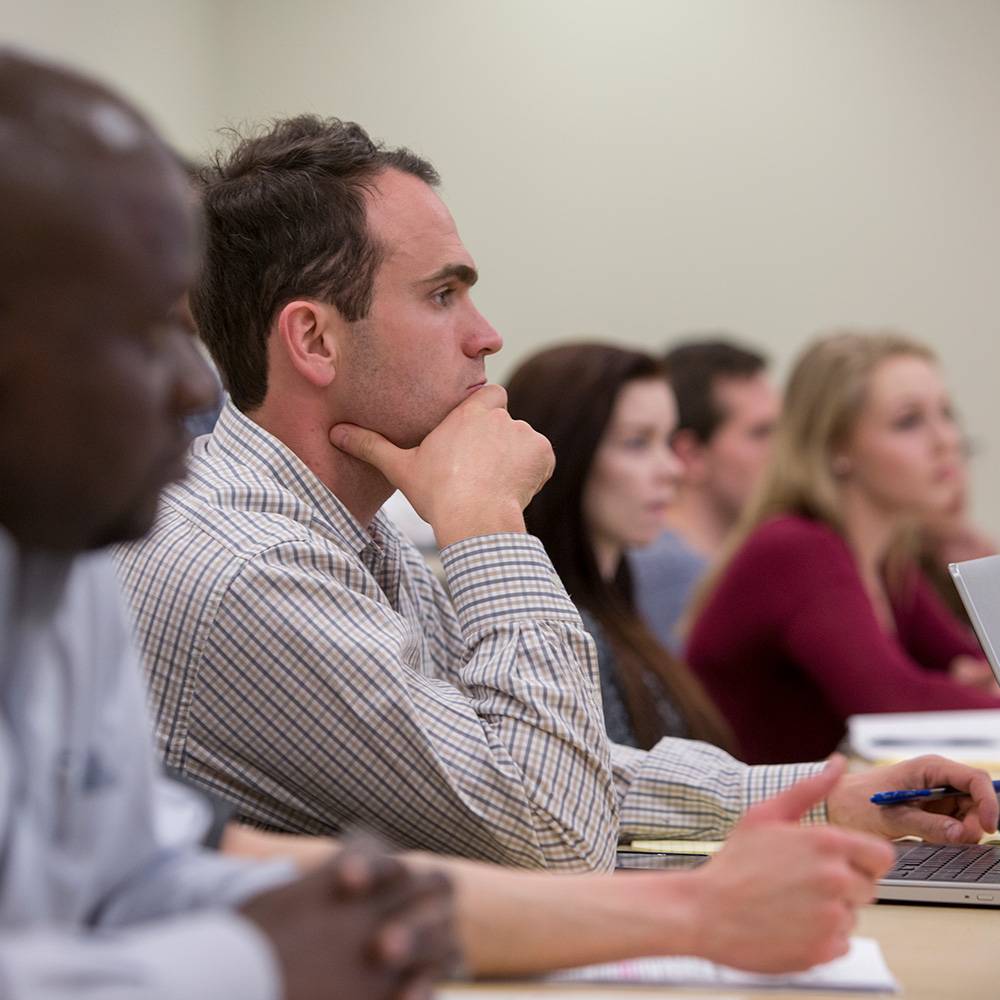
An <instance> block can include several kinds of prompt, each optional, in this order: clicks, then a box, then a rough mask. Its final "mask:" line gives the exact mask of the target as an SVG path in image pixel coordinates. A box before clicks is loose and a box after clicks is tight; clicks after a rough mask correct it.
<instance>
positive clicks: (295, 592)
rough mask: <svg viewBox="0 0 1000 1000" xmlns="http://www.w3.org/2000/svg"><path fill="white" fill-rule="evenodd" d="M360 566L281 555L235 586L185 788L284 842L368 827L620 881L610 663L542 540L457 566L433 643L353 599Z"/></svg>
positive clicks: (475, 549) (405, 841)
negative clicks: (600, 674)
mask: <svg viewBox="0 0 1000 1000" xmlns="http://www.w3.org/2000/svg"><path fill="white" fill-rule="evenodd" d="M350 558H351V557H350V556H349V555H348V554H346V553H344V552H343V551H342V550H340V549H337V548H336V547H333V546H330V547H328V548H321V547H317V546H316V544H315V543H314V542H310V541H305V540H304V541H302V542H291V541H288V542H282V543H280V544H278V545H276V546H274V547H272V548H270V549H268V550H266V551H265V552H264V554H263V555H262V556H259V557H256V558H254V559H252V560H249V561H248V562H247V563H246V565H245V566H244V567H243V568H242V570H241V572H240V573H239V574H238V575H237V576H236V577H235V578H234V579H233V580H232V581H231V583H230V584H229V586H228V589H227V591H226V593H225V595H224V597H223V598H222V600H221V601H220V603H219V606H218V610H217V612H216V615H215V619H214V622H213V623H212V626H211V628H210V629H209V631H208V636H207V639H206V645H205V651H204V655H203V659H202V662H201V664H200V667H199V671H198V675H199V676H198V685H197V690H196V692H195V694H194V703H193V708H192V721H191V728H190V731H189V733H188V734H187V739H186V744H185V754H184V761H183V764H184V769H185V771H186V773H187V774H189V775H190V776H191V777H192V778H194V779H195V780H198V781H203V782H205V783H210V782H215V783H222V784H223V786H224V793H225V794H226V795H227V796H231V797H233V798H235V800H236V801H237V802H238V803H239V807H240V810H241V812H242V813H243V814H244V815H245V816H247V817H249V818H250V819H252V820H254V821H257V822H262V823H267V824H273V825H275V826H278V827H282V828H284V829H293V830H298V831H300V832H312V833H329V832H332V831H336V830H338V829H342V828H343V827H344V826H347V825H350V824H353V823H360V824H363V825H366V826H369V827H371V828H373V829H376V830H379V831H380V832H382V833H383V834H384V835H385V836H387V837H389V838H390V840H392V841H393V842H394V843H396V844H398V845H400V846H407V847H422V848H425V849H427V848H430V849H434V850H437V851H441V852H450V853H458V854H463V855H470V856H473V857H478V858H481V859H486V860H492V861H497V862H501V863H506V864H514V865H519V866H525V867H542V866H544V867H553V868H562V869H567V870H571V869H584V868H586V869H606V868H609V867H610V866H611V865H612V863H613V857H614V849H615V837H616V831H617V819H618V814H617V799H616V796H615V791H614V786H613V781H612V776H611V768H610V760H609V751H608V744H607V738H606V735H605V733H604V729H603V717H602V714H601V708H600V702H599V690H598V685H597V674H596V665H595V662H594V652H593V644H592V642H591V640H590V637H589V636H588V635H587V633H586V632H585V631H584V629H583V627H582V625H581V622H580V618H579V615H578V614H577V612H576V609H575V607H574V606H573V604H572V602H571V601H570V600H569V598H568V596H567V595H566V592H565V590H564V589H563V587H562V585H561V583H560V582H559V581H558V578H557V577H556V575H555V572H554V570H553V569H552V565H551V563H550V562H549V560H548V558H547V557H546V555H545V552H544V549H542V547H541V544H540V543H539V542H538V541H537V539H534V538H531V537H529V536H525V535H516V534H515V535H495V536H486V537H480V538H472V539H467V540H465V541H462V542H458V543H456V544H454V545H451V546H449V547H448V548H446V549H445V550H444V551H443V552H442V563H443V567H444V572H445V574H446V578H447V584H448V587H449V590H450V593H451V596H452V599H453V602H454V609H455V610H454V613H453V615H452V618H451V621H450V622H449V621H446V620H444V619H442V618H441V617H440V609H436V608H435V607H434V606H433V602H432V601H430V600H427V601H425V602H424V604H423V605H422V606H421V607H419V608H418V612H417V613H418V616H420V617H421V619H422V620H421V621H420V629H419V631H418V630H416V629H414V628H413V626H412V624H411V622H410V621H408V620H407V618H405V617H404V616H402V615H401V614H399V613H398V612H397V611H396V610H394V608H393V607H392V606H391V604H390V603H389V601H388V600H387V599H386V598H385V596H384V595H383V594H381V593H380V592H377V588H374V587H372V588H370V589H368V590H365V589H364V588H363V587H362V586H361V585H360V584H357V585H354V586H351V585H348V583H347V582H345V581H346V580H347V579H348V577H349V569H348V568H347V567H346V566H345V561H346V560H349V559H350ZM442 636H445V637H448V638H446V639H442ZM427 662H432V663H434V664H436V666H435V670H434V673H435V676H428V674H427V672H426V670H425V668H424V665H425V664H426V663H427ZM216 787H218V784H217V785H216Z"/></svg>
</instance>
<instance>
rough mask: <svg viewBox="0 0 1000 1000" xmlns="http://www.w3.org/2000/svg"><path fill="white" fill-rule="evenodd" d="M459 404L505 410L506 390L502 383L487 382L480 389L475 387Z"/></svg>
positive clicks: (471, 407) (482, 408)
mask: <svg viewBox="0 0 1000 1000" xmlns="http://www.w3.org/2000/svg"><path fill="white" fill-rule="evenodd" d="M459 406H467V407H468V408H469V409H481V410H506V409H507V390H506V389H505V388H504V387H503V386H502V385H496V384H495V383H493V382H487V383H486V384H485V385H484V386H483V387H482V389H477V390H476V391H475V392H474V393H473V394H472V395H471V396H469V398H468V399H466V400H464V401H463V402H462V403H460V404H459Z"/></svg>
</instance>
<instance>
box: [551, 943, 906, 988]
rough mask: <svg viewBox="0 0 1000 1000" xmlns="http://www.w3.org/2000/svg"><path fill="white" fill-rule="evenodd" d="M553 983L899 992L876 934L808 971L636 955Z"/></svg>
mask: <svg viewBox="0 0 1000 1000" xmlns="http://www.w3.org/2000/svg"><path fill="white" fill-rule="evenodd" d="M546 979H547V981H549V982H556V983H615V984H622V983H631V984H634V985H637V986H724V987H739V988H740V989H746V988H748V987H759V988H760V989H769V990H774V989H796V990H854V991H862V992H867V993H898V992H900V988H899V983H898V982H897V981H896V979H895V977H894V976H893V974H892V973H891V972H890V971H889V967H888V966H887V965H886V964H885V958H884V957H883V956H882V949H881V948H880V947H879V944H878V942H877V941H876V940H875V939H874V938H860V937H856V938H852V939H851V950H850V951H849V952H848V953H847V954H846V955H844V956H843V958H838V959H835V960H834V961H832V962H826V963H825V964H823V965H817V966H814V967H813V968H811V969H809V970H807V971H806V972H793V973H787V974H782V975H760V974H758V973H754V972H741V971H740V970H739V969H732V968H729V966H725V965H716V964H715V963H713V962H709V961H707V960H705V959H703V958H674V957H660V958H637V959H632V960H629V961H625V962H609V963H607V964H606V965H587V966H583V967H582V968H579V969H569V970H567V971H565V972H557V973H556V974H555V975H552V976H547V977H546Z"/></svg>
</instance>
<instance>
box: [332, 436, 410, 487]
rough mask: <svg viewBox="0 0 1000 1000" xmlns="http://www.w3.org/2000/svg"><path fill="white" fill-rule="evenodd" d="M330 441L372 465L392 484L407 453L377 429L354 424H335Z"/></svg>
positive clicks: (395, 483) (336, 446) (394, 482)
mask: <svg viewBox="0 0 1000 1000" xmlns="http://www.w3.org/2000/svg"><path fill="white" fill-rule="evenodd" d="M330 443H331V444H332V445H333V446H334V447H335V448H339V449H340V450H341V451H343V452H345V453H346V454H348V455H351V456H353V457H354V458H358V459H360V460H361V461H362V462H367V463H368V464H369V465H374V466H375V468H376V469H378V470H379V472H381V473H382V475H383V476H385V478H386V479H388V480H389V482H390V483H392V484H393V485H394V486H396V485H398V483H397V482H396V473H397V472H398V471H399V470H400V468H401V466H402V463H403V461H404V458H403V456H404V455H406V454H407V453H406V452H405V451H404V450H403V449H402V448H397V447H396V446H395V445H394V444H393V443H392V442H391V441H387V440H386V439H385V438H384V437H382V435H381V434H379V433H378V432H377V431H370V430H368V429H367V428H365V427H357V426H355V425H354V424H335V425H334V426H333V428H332V429H331V430H330Z"/></svg>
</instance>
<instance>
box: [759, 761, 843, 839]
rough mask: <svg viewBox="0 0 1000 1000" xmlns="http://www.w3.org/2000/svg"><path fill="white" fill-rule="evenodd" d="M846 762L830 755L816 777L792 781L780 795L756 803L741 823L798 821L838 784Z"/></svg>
mask: <svg viewBox="0 0 1000 1000" xmlns="http://www.w3.org/2000/svg"><path fill="white" fill-rule="evenodd" d="M846 766H847V763H846V761H845V760H844V758H843V757H842V756H841V755H840V754H834V755H833V756H832V757H831V758H830V761H829V763H828V764H827V765H826V767H825V768H823V770H822V771H820V773H819V774H815V775H813V776H812V777H811V778H805V779H803V780H802V781H798V782H796V783H795V784H794V785H792V787H791V788H787V789H785V791H783V792H782V793H781V794H780V795H775V796H774V798H771V799H767V800H766V801H764V802H761V803H758V804H757V805H755V806H754V807H753V808H752V809H749V810H748V811H747V814H746V816H745V817H744V819H743V822H744V823H748V824H753V823H770V822H774V821H776V820H784V821H788V822H792V823H795V822H798V820H800V819H801V818H802V817H803V816H804V815H805V814H806V813H807V812H808V811H809V810H810V809H811V808H812V807H813V806H815V805H817V804H818V803H820V802H822V801H823V800H824V799H825V798H826V797H827V796H828V795H829V794H830V792H831V791H832V790H833V787H834V785H836V784H837V782H838V781H840V779H841V777H842V776H843V774H844V769H845V768H846Z"/></svg>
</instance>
